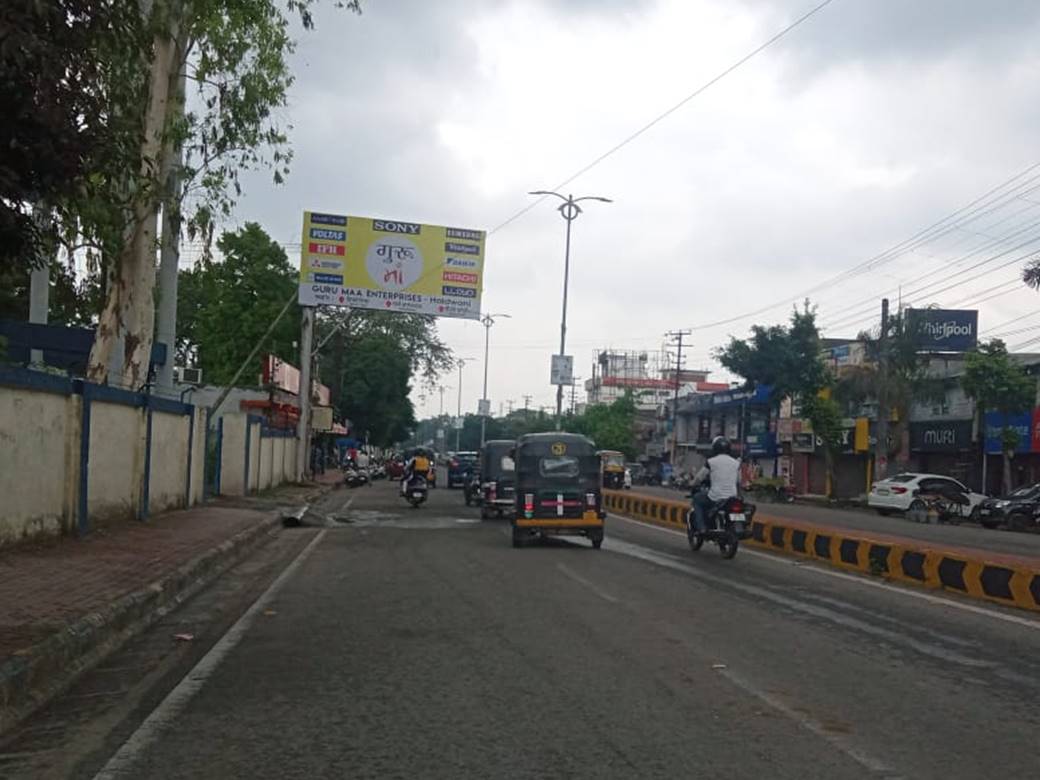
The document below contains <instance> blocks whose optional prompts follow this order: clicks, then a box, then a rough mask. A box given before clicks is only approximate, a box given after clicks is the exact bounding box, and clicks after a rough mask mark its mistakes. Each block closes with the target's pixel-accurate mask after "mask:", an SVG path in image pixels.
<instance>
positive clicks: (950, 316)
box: [907, 309, 979, 352]
mask: <svg viewBox="0 0 1040 780" xmlns="http://www.w3.org/2000/svg"><path fill="white" fill-rule="evenodd" d="M907 317H908V319H907V322H908V324H909V326H910V329H911V332H912V333H913V334H914V338H915V340H916V342H917V348H918V349H919V350H921V351H922V352H967V351H968V350H971V349H974V348H975V345H976V344H977V343H978V336H979V313H978V312H977V311H975V310H973V309H910V310H909V311H908V312H907Z"/></svg>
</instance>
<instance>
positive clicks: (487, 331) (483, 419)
mask: <svg viewBox="0 0 1040 780" xmlns="http://www.w3.org/2000/svg"><path fill="white" fill-rule="evenodd" d="M494 324H495V321H494V320H493V319H492V318H491V315H487V316H485V317H484V394H483V396H482V398H483V399H485V400H486V399H487V380H488V354H489V353H490V351H491V326H492V325H494ZM486 436H487V415H485V414H481V415H480V448H481V449H483V448H484V440H485V437H486Z"/></svg>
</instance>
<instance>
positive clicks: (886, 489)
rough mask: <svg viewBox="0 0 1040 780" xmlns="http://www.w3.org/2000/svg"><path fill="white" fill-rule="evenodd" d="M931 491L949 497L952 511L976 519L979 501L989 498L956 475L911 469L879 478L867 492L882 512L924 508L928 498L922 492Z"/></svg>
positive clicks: (922, 509)
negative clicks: (975, 491) (971, 488)
mask: <svg viewBox="0 0 1040 780" xmlns="http://www.w3.org/2000/svg"><path fill="white" fill-rule="evenodd" d="M928 495H942V496H946V497H948V498H949V499H950V501H949V504H950V507H951V510H950V511H951V512H954V513H956V514H957V515H959V516H960V517H965V518H969V517H970V518H972V519H977V518H978V517H979V514H978V510H979V505H980V504H982V502H983V501H985V500H986V496H984V495H982V494H981V493H973V492H972V491H970V490H969V489H968V488H967V487H965V486H964V485H963V484H962V483H960V482H958V481H957V480H955V479H954V478H953V477H947V476H944V475H942V474H920V473H913V472H907V473H904V474H896V475H895V476H893V477H888V478H887V479H883V480H881V481H879V482H875V483H874V484H873V485H872V486H871V488H870V493H869V494H868V495H867V506H869V507H871V508H872V509H876V510H877V513H878V514H879V515H890V514H892V513H893V512H924V511H927V509H928V502H927V501H926V499H925V498H923V497H922V496H928Z"/></svg>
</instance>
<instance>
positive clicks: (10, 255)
mask: <svg viewBox="0 0 1040 780" xmlns="http://www.w3.org/2000/svg"><path fill="white" fill-rule="evenodd" d="M0 40H2V41H3V45H0V106H3V110H0V148H2V149H3V150H4V153H3V155H2V156H0V273H5V272H7V271H8V270H9V269H12V268H16V267H19V266H24V265H26V264H28V263H30V262H32V260H33V259H34V258H39V257H47V256H52V255H53V252H52V244H53V243H54V241H55V239H56V238H57V231H56V226H55V225H54V224H53V223H51V222H50V221H41V220H35V219H33V216H32V214H31V209H32V208H33V207H34V206H37V205H39V204H43V205H44V206H45V207H46V208H47V209H48V210H49V209H52V208H57V209H61V208H63V207H64V206H65V205H67V204H68V203H70V202H72V201H80V200H83V199H84V198H85V197H86V196H88V195H89V193H90V191H91V189H92V188H93V187H94V184H95V182H94V174H95V172H96V171H98V170H99V169H101V168H102V167H104V165H105V162H106V161H107V160H110V159H112V158H113V157H115V156H118V154H119V149H120V145H121V144H122V143H123V142H124V141H125V140H126V137H125V136H124V134H122V133H121V132H120V130H119V128H118V127H117V126H116V125H117V121H116V119H115V117H114V116H113V113H112V111H111V105H112V98H113V96H114V93H115V92H116V91H118V90H125V89H127V88H128V87H130V85H129V84H128V83H127V81H126V80H125V79H122V80H121V79H115V78H113V76H114V75H115V74H114V73H113V69H112V66H111V64H110V62H109V59H108V57H107V56H106V55H108V54H110V53H112V52H114V51H117V50H123V51H129V50H133V49H134V48H135V47H136V46H137V45H138V44H139V43H140V41H141V38H140V12H139V10H138V7H137V4H136V3H127V2H119V1H117V0H49V1H48V2H39V0H4V2H3V3H2V4H0Z"/></svg>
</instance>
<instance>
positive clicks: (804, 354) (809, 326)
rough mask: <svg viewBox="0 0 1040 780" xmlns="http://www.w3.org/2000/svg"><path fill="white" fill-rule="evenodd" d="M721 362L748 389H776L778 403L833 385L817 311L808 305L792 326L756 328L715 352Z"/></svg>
mask: <svg viewBox="0 0 1040 780" xmlns="http://www.w3.org/2000/svg"><path fill="white" fill-rule="evenodd" d="M715 357H716V359H718V361H719V362H720V363H721V364H722V365H723V366H724V367H726V368H728V369H729V370H730V371H732V372H733V373H734V374H736V375H737V376H739V377H741V378H743V379H744V382H745V385H746V386H747V387H748V388H751V387H754V386H755V385H770V386H772V388H773V390H772V398H773V401H774V403H776V404H779V403H780V401H781V400H783V399H784V398H788V397H795V398H806V397H809V396H814V395H816V394H817V393H818V392H819V391H820V390H822V389H823V388H825V387H827V386H828V384H829V381H830V380H829V376H828V371H827V367H826V366H825V365H824V364H823V362H822V361H821V360H820V333H819V330H818V328H817V327H816V311H815V309H814V308H812V307H810V305H809V302H808V301H806V302H805V304H804V306H803V308H802V309H800V310H799V309H797V308H795V309H794V311H792V312H791V320H790V324H789V325H788V326H786V327H785V326H783V325H773V326H771V327H768V328H765V327H762V326H761V325H755V326H753V327H752V328H751V337H750V338H749V339H745V340H741V339H736V338H730V341H729V344H727V345H726V346H725V347H722V348H720V349H718V350H716V352H715Z"/></svg>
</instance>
